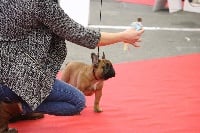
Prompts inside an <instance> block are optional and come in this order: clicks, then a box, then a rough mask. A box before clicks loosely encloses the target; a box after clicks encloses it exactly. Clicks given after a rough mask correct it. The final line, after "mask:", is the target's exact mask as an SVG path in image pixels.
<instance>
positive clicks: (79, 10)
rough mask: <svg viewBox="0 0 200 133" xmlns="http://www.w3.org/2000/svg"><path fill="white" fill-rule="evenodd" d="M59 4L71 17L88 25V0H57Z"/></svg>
mask: <svg viewBox="0 0 200 133" xmlns="http://www.w3.org/2000/svg"><path fill="white" fill-rule="evenodd" d="M59 2H60V6H61V7H62V8H63V10H64V11H65V13H67V14H68V15H69V16H70V17H71V18H72V19H74V20H75V21H77V22H78V23H80V24H82V25H83V26H88V22H89V11H90V0H59Z"/></svg>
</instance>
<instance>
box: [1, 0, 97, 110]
mask: <svg viewBox="0 0 200 133" xmlns="http://www.w3.org/2000/svg"><path fill="white" fill-rule="evenodd" d="M99 39H100V32H99V31H94V30H91V29H88V28H85V27H83V26H82V25H80V24H78V23H76V22H75V21H74V20H72V19H71V18H70V17H69V16H68V15H67V14H65V13H64V11H63V9H61V8H60V6H59V5H58V4H57V3H55V2H54V0H0V84H3V85H6V86H8V87H9V88H10V89H12V91H13V92H15V93H16V94H17V95H18V96H20V97H21V98H22V99H23V100H25V101H26V102H27V103H28V104H29V105H30V107H31V108H32V109H33V110H34V109H36V108H37V107H38V106H39V104H40V103H41V102H42V101H43V100H44V99H45V98H46V97H47V96H48V95H49V93H50V91H51V89H52V85H53V83H54V80H55V78H56V74H57V72H58V70H59V69H60V67H61V65H62V63H63V61H64V59H65V57H66V54H67V50H66V44H65V40H68V41H70V42H72V43H75V44H78V45H81V46H84V47H87V48H91V49H94V48H95V47H96V46H97V44H98V42H99Z"/></svg>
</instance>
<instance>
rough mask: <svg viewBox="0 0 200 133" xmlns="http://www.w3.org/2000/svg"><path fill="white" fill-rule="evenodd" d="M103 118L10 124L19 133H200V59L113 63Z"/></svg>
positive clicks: (89, 102)
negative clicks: (113, 68) (114, 73)
mask: <svg viewBox="0 0 200 133" xmlns="http://www.w3.org/2000/svg"><path fill="white" fill-rule="evenodd" d="M114 67H115V69H116V77H115V78H112V79H110V80H108V81H107V82H105V86H104V92H103V97H102V102H101V105H102V108H103V110H104V112H103V113H100V114H97V113H93V110H92V104H93V97H87V108H86V109H85V110H84V111H83V112H82V113H81V115H79V116H65V117H64V116H63V117H60V116H59V117H58V116H49V115H46V117H45V118H44V119H40V120H35V121H26V122H25V121H23V122H18V123H14V124H11V125H10V126H11V127H17V128H18V129H19V133H200V126H199V123H200V104H199V103H200V82H199V80H200V54H191V55H184V56H177V57H169V58H161V59H154V60H146V61H137V62H130V63H123V64H115V65H114Z"/></svg>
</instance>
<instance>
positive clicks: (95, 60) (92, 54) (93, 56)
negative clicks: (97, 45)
mask: <svg viewBox="0 0 200 133" xmlns="http://www.w3.org/2000/svg"><path fill="white" fill-rule="evenodd" d="M91 58H92V64H93V65H94V66H95V67H97V66H98V63H99V58H98V55H96V54H95V53H91Z"/></svg>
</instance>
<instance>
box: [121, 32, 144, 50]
mask: <svg viewBox="0 0 200 133" xmlns="http://www.w3.org/2000/svg"><path fill="white" fill-rule="evenodd" d="M143 33H144V29H142V30H139V31H137V30H135V29H127V30H125V31H123V32H122V35H121V36H122V41H123V42H124V43H129V44H132V45H133V46H134V47H139V45H138V42H141V36H142V34H143Z"/></svg>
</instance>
